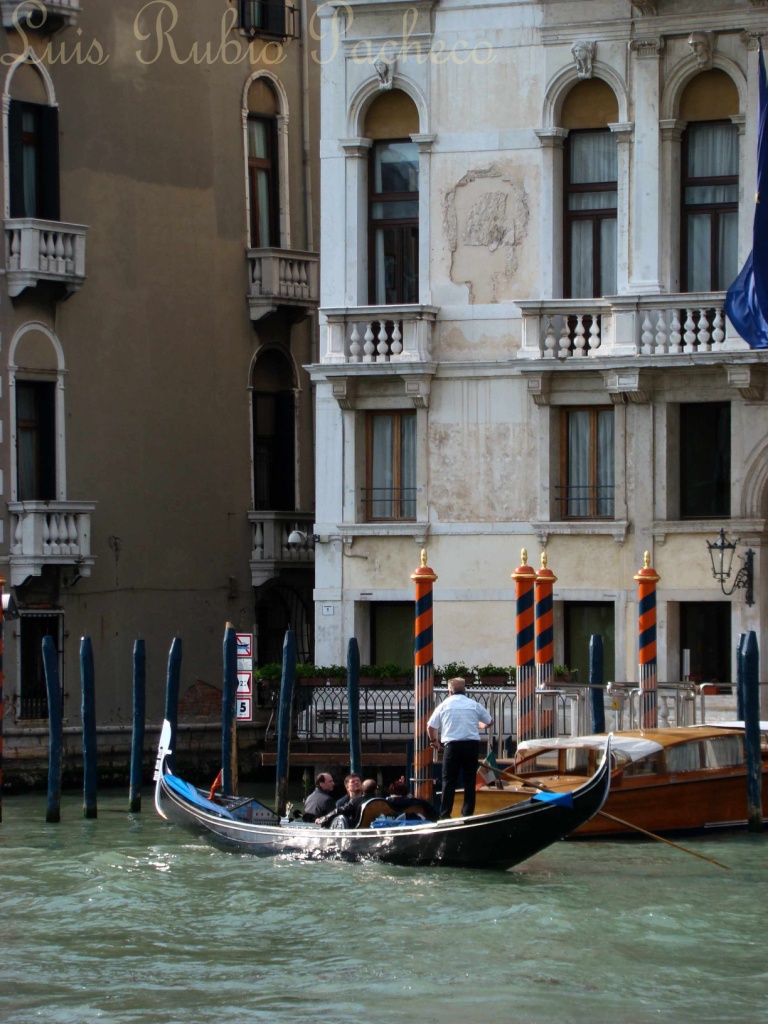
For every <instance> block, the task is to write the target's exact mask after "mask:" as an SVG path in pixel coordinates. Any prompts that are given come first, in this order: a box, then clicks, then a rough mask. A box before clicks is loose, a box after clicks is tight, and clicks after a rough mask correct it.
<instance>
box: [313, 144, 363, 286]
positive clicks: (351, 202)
mask: <svg viewBox="0 0 768 1024" xmlns="http://www.w3.org/2000/svg"><path fill="white" fill-rule="evenodd" d="M372 145H373V140H372V139H364V138H355V139H341V147H342V149H343V150H344V155H345V157H346V161H345V167H344V172H345V173H344V178H345V190H344V191H345V201H344V205H342V204H341V203H340V204H339V208H338V210H337V213H338V217H324V218H323V234H324V237H323V252H332V251H333V248H334V245H335V244H338V245H339V246H340V248H341V251H342V252H344V253H345V254H346V258H345V261H344V277H343V280H344V305H345V306H364V305H366V304H367V302H368V246H367V244H366V242H367V239H368V157H369V154H370V150H371V146H372ZM334 224H335V225H336V226H335V227H334ZM329 231H330V232H331V241H332V242H333V243H334V245H329V244H328V242H329V239H328V237H327V233H328V232H329ZM342 232H343V235H341V233H342Z"/></svg>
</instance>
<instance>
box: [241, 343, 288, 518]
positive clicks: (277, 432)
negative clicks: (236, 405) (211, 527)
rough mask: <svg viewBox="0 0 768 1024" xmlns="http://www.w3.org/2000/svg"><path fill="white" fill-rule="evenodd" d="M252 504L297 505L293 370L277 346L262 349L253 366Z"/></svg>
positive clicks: (263, 507)
mask: <svg viewBox="0 0 768 1024" xmlns="http://www.w3.org/2000/svg"><path fill="white" fill-rule="evenodd" d="M251 384H252V420H253V507H254V510H255V511H257V512H262V511H267V510H269V511H273V512H290V511H293V510H294V509H295V507H296V497H295V495H296V444H295V438H296V413H295V394H294V385H293V372H292V368H291V365H290V363H289V362H288V360H287V358H286V357H285V355H284V354H283V353H282V352H281V351H279V349H276V348H269V349H266V350H265V351H264V352H262V353H261V354H260V355H259V356H258V358H257V360H256V365H255V367H254V370H253V376H252V380H251Z"/></svg>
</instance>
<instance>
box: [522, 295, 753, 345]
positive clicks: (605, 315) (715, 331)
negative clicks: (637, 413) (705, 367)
mask: <svg viewBox="0 0 768 1024" xmlns="http://www.w3.org/2000/svg"><path fill="white" fill-rule="evenodd" d="M724 300H725V293H724V292H701V293H691V294H680V295H656V296H642V297H638V296H630V295H626V296H623V295H622V296H611V297H610V298H604V299H549V300H544V301H536V300H524V301H520V302H518V303H517V305H518V306H520V308H521V309H522V311H523V343H522V346H521V347H520V350H519V352H518V358H519V359H553V360H555V359H557V360H571V359H573V360H579V359H589V358H590V357H591V358H600V359H604V358H610V357H620V358H626V357H627V356H629V357H630V358H631V357H635V356H652V357H654V358H664V359H666V358H669V357H675V356H681V355H685V356H691V355H693V356H704V355H709V354H712V353H717V352H723V351H731V352H734V351H741V350H747V349H748V346H747V345H746V343H745V342H744V341H742V339H741V338H740V337H739V336H738V334H736V333H735V331H734V330H733V328H732V327H731V325H730V324H728V323H727V322H726V318H725V313H724V310H723V303H724ZM729 331H730V334H729Z"/></svg>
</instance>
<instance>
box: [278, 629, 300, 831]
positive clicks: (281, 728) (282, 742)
mask: <svg viewBox="0 0 768 1024" xmlns="http://www.w3.org/2000/svg"><path fill="white" fill-rule="evenodd" d="M295 678H296V636H295V634H294V632H293V630H292V629H287V630H286V631H285V640H284V641H283V671H282V675H281V678H280V705H279V707H278V712H277V772H276V779H275V811H276V812H277V813H278V814H279V815H280V817H281V818H282V816H283V815H284V814H285V811H286V808H287V807H288V757H289V752H290V745H291V720H292V718H293V684H294V680H295Z"/></svg>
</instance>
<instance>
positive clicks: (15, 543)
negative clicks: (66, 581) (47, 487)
mask: <svg viewBox="0 0 768 1024" xmlns="http://www.w3.org/2000/svg"><path fill="white" fill-rule="evenodd" d="M95 508H96V502H95V501H9V502H8V511H9V512H10V513H11V555H10V563H11V586H13V587H18V586H20V585H21V584H22V583H24V582H25V580H27V579H28V578H29V577H30V576H40V575H42V571H43V568H44V566H46V565H55V566H56V565H60V566H72V568H73V569H74V570H75V573H74V574H75V575H77V576H90V574H91V566H92V565H93V563H94V561H95V558H94V557H93V556H92V555H91V512H93V510H94V509H95Z"/></svg>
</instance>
